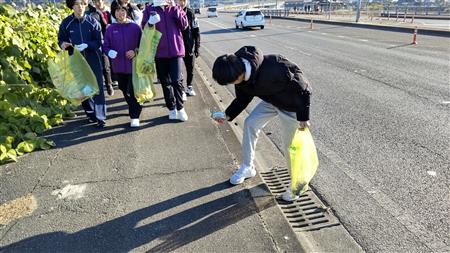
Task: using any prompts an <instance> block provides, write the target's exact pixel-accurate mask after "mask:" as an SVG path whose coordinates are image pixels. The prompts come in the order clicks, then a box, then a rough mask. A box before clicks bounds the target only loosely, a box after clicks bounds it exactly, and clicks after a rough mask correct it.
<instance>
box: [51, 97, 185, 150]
mask: <svg viewBox="0 0 450 253" xmlns="http://www.w3.org/2000/svg"><path fill="white" fill-rule="evenodd" d="M161 99H162V98H156V99H155V101H156V100H161ZM158 106H165V103H145V104H144V105H143V110H145V109H146V108H150V107H158ZM107 108H108V109H107V110H108V113H107V119H106V127H104V128H98V127H96V124H95V123H91V122H89V121H88V118H87V117H86V116H85V114H84V112H83V111H81V110H79V111H76V112H75V114H76V115H77V117H76V118H74V119H69V120H65V121H64V125H61V126H59V127H55V128H53V129H50V130H48V131H46V132H45V134H44V135H43V137H44V138H50V139H52V140H54V142H55V144H56V147H58V148H64V147H69V146H73V145H78V144H82V143H85V142H89V141H95V140H99V139H102V138H108V137H113V136H117V135H121V134H127V133H129V132H131V131H139V130H142V129H145V128H149V127H154V126H157V125H162V124H173V123H177V122H174V121H171V120H169V119H168V117H167V116H161V117H157V118H150V119H142V120H141V122H142V123H145V124H142V125H141V126H140V127H139V128H131V127H130V126H129V123H128V122H127V123H123V124H116V125H112V123H111V122H112V121H110V120H111V119H114V118H118V117H126V118H127V119H128V113H124V112H123V111H125V112H128V105H126V104H125V101H124V99H123V98H115V99H111V100H108V101H107Z"/></svg>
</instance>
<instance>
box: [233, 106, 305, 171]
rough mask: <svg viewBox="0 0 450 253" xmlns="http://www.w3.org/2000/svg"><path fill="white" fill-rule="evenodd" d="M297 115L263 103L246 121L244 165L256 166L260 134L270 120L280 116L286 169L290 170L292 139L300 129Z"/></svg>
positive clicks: (243, 140)
mask: <svg viewBox="0 0 450 253" xmlns="http://www.w3.org/2000/svg"><path fill="white" fill-rule="evenodd" d="M296 115H297V114H296V113H295V112H287V111H283V110H280V109H278V108H276V107H275V106H273V105H272V104H269V103H267V102H264V101H261V102H260V103H259V104H258V105H257V106H256V107H255V109H254V110H253V111H252V112H251V113H250V115H249V116H248V117H247V118H246V119H245V123H244V136H243V139H242V156H243V161H242V163H243V164H244V165H245V166H249V167H250V166H254V164H253V160H254V159H255V148H256V142H257V141H258V135H259V132H260V131H261V129H262V128H264V126H265V125H267V123H269V121H270V120H272V119H273V118H275V117H276V116H278V118H279V119H280V121H281V134H282V139H283V140H282V141H283V148H282V150H283V152H284V157H285V158H286V161H287V164H286V165H287V166H286V168H290V166H289V164H290V162H289V160H290V159H289V146H290V145H291V141H292V138H294V134H295V130H296V129H297V128H298V127H299V122H298V121H297V117H296ZM289 171H290V170H289Z"/></svg>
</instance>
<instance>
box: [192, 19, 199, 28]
mask: <svg viewBox="0 0 450 253" xmlns="http://www.w3.org/2000/svg"><path fill="white" fill-rule="evenodd" d="M192 28H199V24H198V19H197V18H195V19H194V20H193V21H192Z"/></svg>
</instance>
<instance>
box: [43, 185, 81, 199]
mask: <svg viewBox="0 0 450 253" xmlns="http://www.w3.org/2000/svg"><path fill="white" fill-rule="evenodd" d="M86 186H87V185H86V184H80V185H71V184H68V185H66V186H65V187H64V188H62V189H59V190H54V191H53V192H52V195H53V196H55V195H56V196H58V199H79V198H82V197H84V191H85V190H86Z"/></svg>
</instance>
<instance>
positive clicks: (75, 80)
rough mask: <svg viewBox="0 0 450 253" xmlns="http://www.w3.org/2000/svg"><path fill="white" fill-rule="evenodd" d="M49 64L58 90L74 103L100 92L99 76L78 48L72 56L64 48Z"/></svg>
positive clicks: (51, 75) (51, 76)
mask: <svg viewBox="0 0 450 253" xmlns="http://www.w3.org/2000/svg"><path fill="white" fill-rule="evenodd" d="M47 64H48V72H49V73H50V78H51V79H52V82H53V85H54V86H55V88H56V90H57V91H58V92H59V94H61V96H62V97H63V98H65V99H67V100H69V101H70V102H71V103H72V104H74V105H80V104H81V102H83V101H84V100H86V99H88V98H90V97H93V96H94V95H96V94H99V88H98V84H97V78H96V77H95V75H94V72H93V71H92V69H91V67H90V66H89V64H88V63H87V61H86V59H84V57H83V56H82V55H81V53H80V52H79V51H78V50H73V54H72V55H71V56H69V53H68V52H67V51H66V50H63V51H62V52H61V53H59V54H57V55H56V57H55V59H54V60H49V61H48V62H47Z"/></svg>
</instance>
